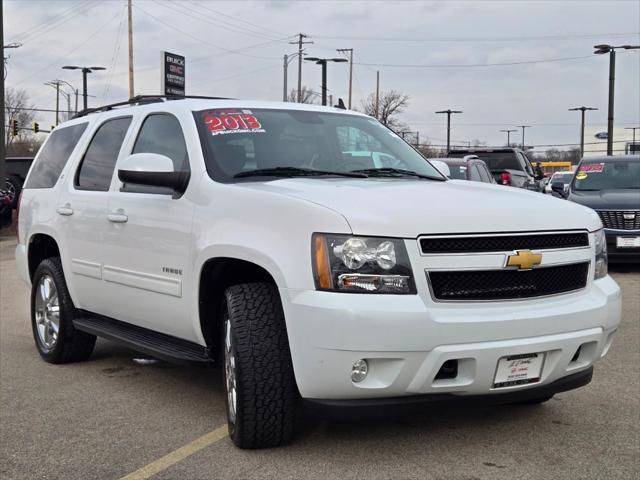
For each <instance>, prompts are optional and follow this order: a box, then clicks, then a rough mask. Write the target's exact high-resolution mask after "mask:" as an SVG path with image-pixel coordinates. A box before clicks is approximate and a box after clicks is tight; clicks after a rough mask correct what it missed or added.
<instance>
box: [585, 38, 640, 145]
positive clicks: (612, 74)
mask: <svg viewBox="0 0 640 480" xmlns="http://www.w3.org/2000/svg"><path fill="white" fill-rule="evenodd" d="M593 48H595V49H596V51H595V52H593V53H595V54H596V55H602V54H605V53H608V54H609V109H608V111H609V113H608V115H607V155H608V156H611V155H613V106H614V89H615V81H616V50H618V49H620V48H622V49H624V50H635V49H639V48H640V45H619V46H613V45H606V44H604V45H595V46H594V47H593Z"/></svg>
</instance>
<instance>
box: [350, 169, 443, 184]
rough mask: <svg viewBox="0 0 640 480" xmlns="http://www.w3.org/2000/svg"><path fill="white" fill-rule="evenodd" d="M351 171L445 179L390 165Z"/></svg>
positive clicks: (372, 175) (383, 175)
mask: <svg viewBox="0 0 640 480" xmlns="http://www.w3.org/2000/svg"><path fill="white" fill-rule="evenodd" d="M353 172H355V173H364V174H366V175H368V176H369V177H394V176H404V177H418V178H426V179H428V180H438V181H445V179H444V178H441V177H434V176H431V175H422V174H421V173H418V172H414V171H413V170H404V169H402V168H391V167H381V168H363V169H362V170H353Z"/></svg>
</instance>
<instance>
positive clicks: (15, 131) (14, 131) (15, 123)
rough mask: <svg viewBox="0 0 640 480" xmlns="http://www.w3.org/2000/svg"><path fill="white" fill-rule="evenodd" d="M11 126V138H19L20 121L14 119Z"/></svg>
mask: <svg viewBox="0 0 640 480" xmlns="http://www.w3.org/2000/svg"><path fill="white" fill-rule="evenodd" d="M10 124H11V136H12V137H17V136H18V121H17V120H16V119H13V120H11V122H10Z"/></svg>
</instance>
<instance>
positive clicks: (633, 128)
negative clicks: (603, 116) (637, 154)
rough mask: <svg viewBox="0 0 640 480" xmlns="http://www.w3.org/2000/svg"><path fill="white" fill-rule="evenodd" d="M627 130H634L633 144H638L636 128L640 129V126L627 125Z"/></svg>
mask: <svg viewBox="0 0 640 480" xmlns="http://www.w3.org/2000/svg"><path fill="white" fill-rule="evenodd" d="M625 130H633V142H632V145H634V146H635V144H636V130H640V127H625Z"/></svg>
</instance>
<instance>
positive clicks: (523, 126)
mask: <svg viewBox="0 0 640 480" xmlns="http://www.w3.org/2000/svg"><path fill="white" fill-rule="evenodd" d="M516 127H518V128H521V129H522V150H524V129H525V128H531V125H516Z"/></svg>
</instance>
